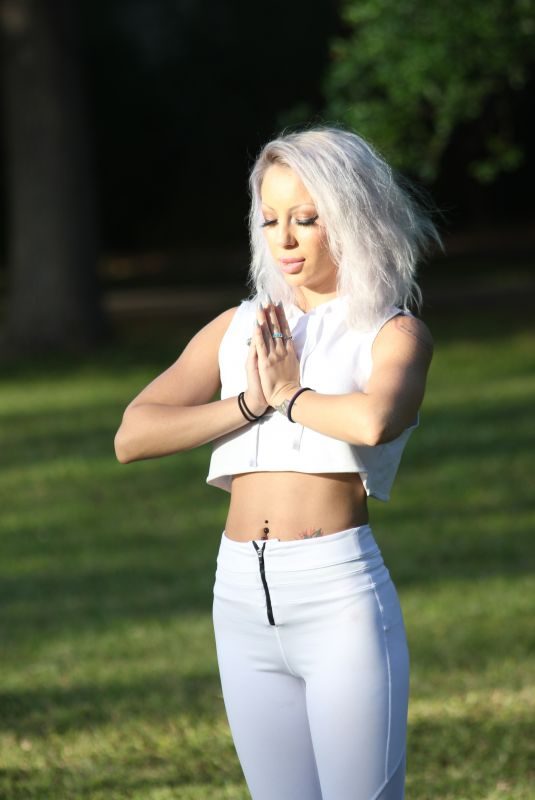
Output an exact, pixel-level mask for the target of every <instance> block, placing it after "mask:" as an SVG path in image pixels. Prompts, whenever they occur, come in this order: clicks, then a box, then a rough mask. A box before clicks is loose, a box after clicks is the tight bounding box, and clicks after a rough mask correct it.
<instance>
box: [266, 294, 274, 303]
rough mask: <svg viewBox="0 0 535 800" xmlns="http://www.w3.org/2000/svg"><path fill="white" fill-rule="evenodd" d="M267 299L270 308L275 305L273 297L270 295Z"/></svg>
mask: <svg viewBox="0 0 535 800" xmlns="http://www.w3.org/2000/svg"><path fill="white" fill-rule="evenodd" d="M267 298H268V304H269V305H270V306H272V305H274V303H273V300H272V299H271V297H270V296H269V294H268V296H267Z"/></svg>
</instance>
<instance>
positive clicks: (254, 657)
mask: <svg viewBox="0 0 535 800" xmlns="http://www.w3.org/2000/svg"><path fill="white" fill-rule="evenodd" d="M213 619H214V631H215V639H216V649H217V658H218V664H219V671H220V677H221V686H222V690H223V699H224V702H225V709H226V712H227V717H228V721H229V725H230V729H231V733H232V738H233V741H234V745H235V747H236V752H237V754H238V758H239V760H240V764H241V767H242V770H243V773H244V776H245V780H246V782H247V786H248V788H249V791H250V792H251V796H252V798H253V800H275V798H276V800H322V797H321V791H320V787H319V781H318V776H317V769H316V763H315V759H314V751H313V747H312V742H311V738H310V730H309V725H308V717H307V708H306V697H305V683H304V680H303V679H302V678H300V677H298V676H296V675H294V674H292V673H291V671H290V670H289V669H288V667H287V665H286V663H285V661H284V655H283V653H282V650H281V647H280V642H279V640H278V630H277V629H276V628H275V627H274V626H270V625H269V623H267V620H266V618H265V611H264V610H263V609H260V610H259V613H258V616H256V615H255V614H252V615H248V614H247V609H246V608H242V609H241V610H240V608H239V606H237V605H236V604H233V603H232V602H231V601H224V600H221V599H218V598H215V599H214V608H213Z"/></svg>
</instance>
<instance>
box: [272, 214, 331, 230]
mask: <svg viewBox="0 0 535 800" xmlns="http://www.w3.org/2000/svg"><path fill="white" fill-rule="evenodd" d="M318 216H319V215H318V214H316V216H314V217H307V219H296V220H295V224H296V225H313V224H314V223H315V222H316V220H317V219H318ZM276 223H277V220H276V219H265V220H264V222H262V223H261V225H260V227H261V228H267V227H268V226H269V225H276Z"/></svg>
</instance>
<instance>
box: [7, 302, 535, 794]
mask: <svg viewBox="0 0 535 800" xmlns="http://www.w3.org/2000/svg"><path fill="white" fill-rule="evenodd" d="M430 322H431V327H432V328H433V331H434V333H435V338H436V342H437V347H436V356H435V360H434V365H433V368H432V373H431V376H430V381H429V390H428V395H427V398H426V402H425V406H424V409H423V412H422V424H421V427H420V429H419V430H418V431H417V432H416V433H415V434H414V436H413V438H412V440H411V442H410V443H409V445H408V448H407V451H406V454H405V456H404V461H403V466H402V469H401V471H400V474H399V477H398V480H397V483H396V485H395V488H394V492H393V497H392V500H391V502H390V503H389V504H379V503H374V504H373V507H372V515H373V516H372V520H373V524H374V529H375V533H376V537H377V539H378V541H379V543H380V545H381V547H382V550H383V554H384V556H385V560H386V562H387V564H388V566H389V568H390V571H391V573H392V576H393V578H394V581H395V583H396V586H397V588H398V592H399V594H400V597H401V602H402V606H403V610H404V615H405V622H406V626H407V630H408V636H409V646H410V651H411V704H410V714H409V716H410V719H409V752H408V767H407V798H408V800H476V799H477V798H485V799H486V800H528V797H530V796H532V795H531V794H530V789H531V785H530V779H531V780H532V779H533V772H531V775H530V771H529V762H530V758H531V759H533V752H530V735H529V734H530V727H529V724H530V721H532V715H533V705H534V693H533V655H532V654H533V652H534V647H533V638H534V635H533V588H534V587H533V584H534V580H533V552H534V548H533V544H532V541H533V528H534V523H535V503H534V497H533V468H534V457H533V453H534V444H535V442H534V431H535V428H534V426H533V407H534V398H535V329H534V328H533V327H530V325H529V324H528V323H527V322H526V321H525V320H523V319H522V318H516V317H515V316H513V315H512V314H510V313H507V312H506V311H501V312H496V313H493V314H492V315H490V314H484V313H477V312H474V313H470V314H467V313H455V312H454V311H452V313H451V314H449V315H448V316H447V317H440V316H438V315H436V318H435V319H431V320H430ZM190 333H191V331H190V330H188V329H186V328H185V327H183V326H181V325H179V324H178V325H177V326H176V327H174V328H173V326H171V325H170V324H169V323H167V324H166V326H164V327H162V328H161V329H158V328H157V327H153V328H150V327H146V328H145V329H140V328H138V329H137V330H135V331H132V330H124V331H122V332H121V336H120V337H119V339H118V341H117V342H116V343H115V344H114V345H113V346H112V347H110V348H109V349H107V350H105V351H102V352H101V353H97V354H95V355H93V356H91V357H88V358H84V359H82V360H80V359H75V358H74V357H72V358H64V359H48V360H44V361H41V362H40V363H39V364H32V363H30V362H23V363H20V364H17V365H11V366H9V367H7V368H6V369H4V380H3V387H2V392H1V396H0V415H1V416H0V421H1V428H2V429H1V443H2V444H1V451H0V469H1V471H2V481H1V485H0V493H1V494H0V500H1V518H0V527H1V545H0V546H1V556H2V557H1V561H0V575H1V582H0V601H1V608H2V612H1V615H2V616H1V620H0V625H1V628H0V636H1V642H2V649H3V656H2V682H1V686H0V704H1V714H0V747H1V753H2V756H1V765H0V766H1V770H0V797H2V798H4V797H5V798H9V800H18V799H19V798H36V799H37V798H38V800H58V798H69V800H70V798H74V799H75V800H104V799H105V800H119V798H120V799H121V800H122V799H123V798H129V800H174V799H175V798H181V800H205V799H206V798H213V800H245V798H248V797H249V795H248V792H247V790H246V788H245V786H244V783H243V779H242V774H241V770H240V767H239V763H238V761H237V758H236V755H235V753H234V749H233V745H232V741H231V738H230V733H229V730H228V726H227V722H226V717H225V712H224V706H223V700H222V697H221V691H220V685H219V679H218V673H217V664H216V658H215V647H214V641H213V633H212V624H211V591H212V586H213V577H214V569H215V557H216V553H217V547H218V543H219V538H220V535H221V530H222V528H223V524H224V519H225V508H226V502H227V496H226V495H225V494H224V493H223V492H220V491H219V490H215V489H213V488H210V487H207V486H206V485H205V482H204V481H205V476H206V472H207V464H208V458H209V448H208V447H204V448H200V449H198V450H195V451H192V452H190V453H187V454H182V455H180V456H177V457H172V458H168V459H161V460H158V461H149V462H145V463H139V464H132V465H129V466H128V467H124V466H121V465H119V464H117V463H116V462H115V460H114V457H113V453H112V439H113V434H114V431H115V429H116V427H117V424H118V421H119V419H120V415H121V412H122V409H123V407H124V406H125V404H126V402H127V401H128V400H129V399H130V398H131V397H132V396H133V395H134V394H135V392H136V391H137V390H138V389H139V388H140V387H141V386H143V385H144V384H145V383H146V382H148V380H150V379H151V378H152V377H153V376H154V375H155V374H157V373H158V372H159V371H160V370H161V369H162V368H164V366H166V365H167V364H168V363H170V361H172V360H173V359H174V357H175V355H176V354H177V352H179V350H180V348H181V346H182V344H183V343H184V342H185V341H186V338H187V337H188V336H189V335H190ZM531 763H533V761H531ZM274 800H276V798H274Z"/></svg>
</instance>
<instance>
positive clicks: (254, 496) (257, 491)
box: [225, 472, 368, 542]
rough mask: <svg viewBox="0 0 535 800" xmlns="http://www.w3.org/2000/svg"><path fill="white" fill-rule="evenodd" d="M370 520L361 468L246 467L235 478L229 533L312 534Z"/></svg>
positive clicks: (244, 536) (248, 536) (243, 537)
mask: <svg viewBox="0 0 535 800" xmlns="http://www.w3.org/2000/svg"><path fill="white" fill-rule="evenodd" d="M367 522H368V508H367V502H366V491H365V489H364V486H363V485H362V481H361V479H360V476H359V475H358V474H357V473H355V472H351V473H346V472H343V473H340V472H337V473H323V474H308V473H303V472H246V473H241V474H239V475H235V476H234V477H233V479H232V490H231V500H230V507H229V512H228V516H227V520H226V523H225V534H226V536H228V538H229V539H234V540H236V541H239V542H246V541H252V540H253V539H279V540H280V541H286V540H290V539H311V538H315V537H318V536H328V535H329V534H330V533H336V532H337V531H343V530H346V529H347V528H353V527H356V526H358V525H365V524H366V523H367Z"/></svg>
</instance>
